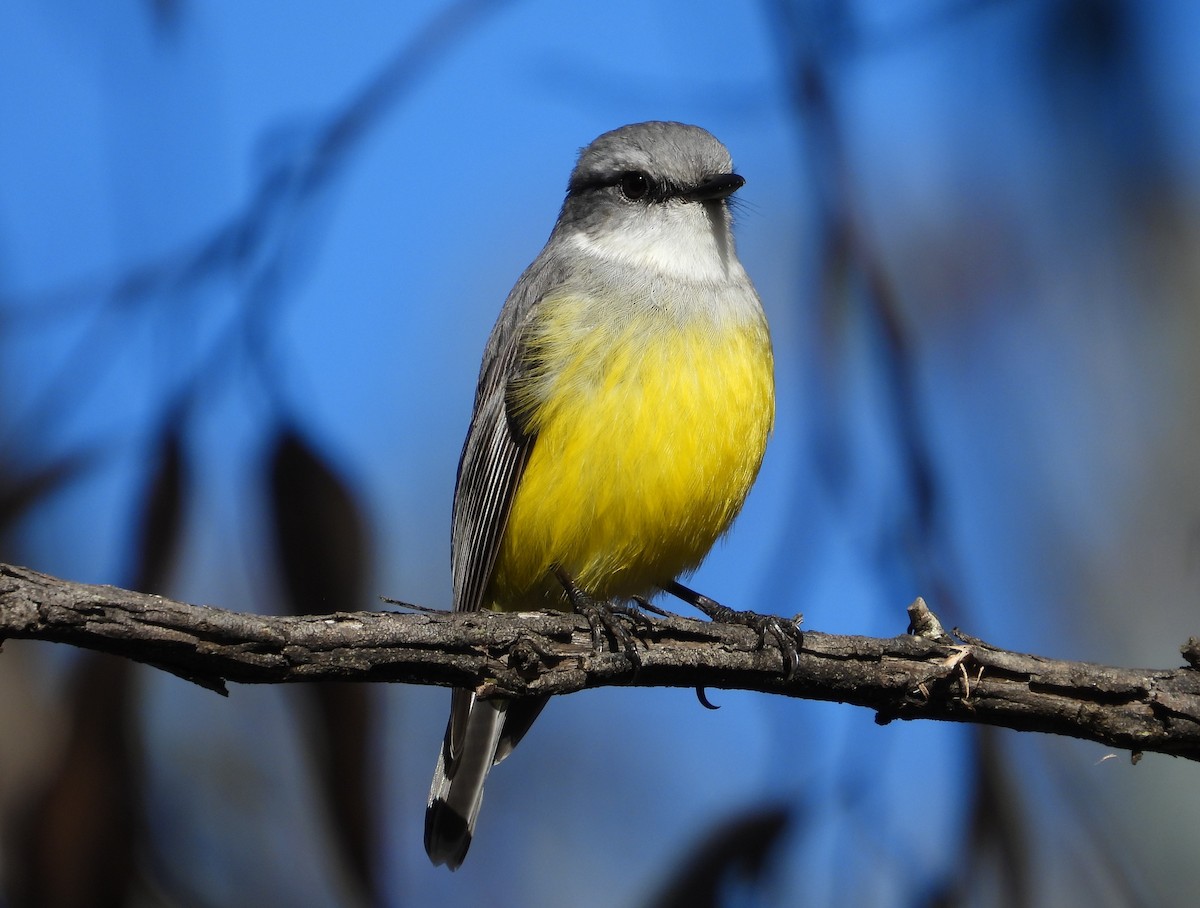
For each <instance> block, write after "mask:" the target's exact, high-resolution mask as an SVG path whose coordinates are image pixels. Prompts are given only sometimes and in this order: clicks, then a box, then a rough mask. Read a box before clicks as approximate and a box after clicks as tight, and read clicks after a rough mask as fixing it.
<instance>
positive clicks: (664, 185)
mask: <svg viewBox="0 0 1200 908" xmlns="http://www.w3.org/2000/svg"><path fill="white" fill-rule="evenodd" d="M744 182H745V181H744V180H743V179H742V178H741V177H740V176H738V175H737V174H735V173H734V172H733V162H732V160H731V159H730V157H729V151H728V150H727V149H726V148H725V146H724V145H722V144H721V143H720V142H719V141H717V139H716V138H714V137H713V135H712V134H711V133H709V132H708V131H707V130H704V129H701V128H700V127H698V126H688V125H686V124H683V123H667V122H649V123H634V124H631V125H629V126H622V127H621V128H619V129H614V130H613V131H612V132H606V133H605V134H604V135H602V136H600V137H599V138H598V139H596V140H595V141H594V142H592V144H590V145H588V146H587V148H585V149H583V151H582V152H581V153H580V155H579V162H578V163H577V164H576V165H575V170H574V172H573V173H572V174H571V182H570V184H569V185H568V187H567V199H566V201H565V202H564V203H563V208H562V212H561V214H560V215H559V220H558V224H557V226H556V227H555V234H556V236H557V237H558V238H559V239H564V238H566V237H572V236H573V237H574V238H576V239H577V240H579V239H583V240H584V241H587V242H589V248H593V249H596V250H597V252H598V254H601V255H606V256H608V257H614V258H621V259H624V260H627V261H631V262H632V263H633V264H635V265H651V266H658V267H663V268H666V269H667V270H672V271H675V270H678V271H680V272H690V273H695V272H696V269H697V266H703V265H704V264H706V263H705V262H704V261H698V259H709V258H711V259H712V264H713V265H714V266H715V265H717V264H720V265H721V267H722V268H724V267H727V260H728V259H731V258H732V256H733V242H732V236H731V234H730V217H729V208H728V199H729V196H730V195H732V194H733V193H734V192H735V191H736V190H737V189H739V188H740V187H741V186H742V184H743V183H744ZM592 243H594V244H597V245H594V246H593V245H591V244H592ZM699 247H706V248H711V252H706V251H704V249H702V248H699ZM676 264H677V265H678V268H676V267H675V265H676ZM700 270H707V269H706V268H703V267H701V268H700Z"/></svg>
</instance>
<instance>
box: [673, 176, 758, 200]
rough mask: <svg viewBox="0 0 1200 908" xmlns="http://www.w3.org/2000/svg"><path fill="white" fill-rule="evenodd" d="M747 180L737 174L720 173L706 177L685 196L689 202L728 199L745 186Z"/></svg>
mask: <svg viewBox="0 0 1200 908" xmlns="http://www.w3.org/2000/svg"><path fill="white" fill-rule="evenodd" d="M745 182H746V181H745V179H744V178H742V177H739V176H738V175H737V174H736V173H718V174H714V175H713V176H711V177H705V178H704V179H703V180H701V181H700V182H699V183H698V184H696V186H695V187H694V188H693V189H690V190H688V191H687V192H685V193H684V194H683V197H684V198H685V199H687V200H688V201H689V202H714V201H716V200H717V199H727V198H729V197H730V196H731V195H733V194H734V193H735V192H737V191H738V190H739V189H741V188H742V186H743V185H744V184H745Z"/></svg>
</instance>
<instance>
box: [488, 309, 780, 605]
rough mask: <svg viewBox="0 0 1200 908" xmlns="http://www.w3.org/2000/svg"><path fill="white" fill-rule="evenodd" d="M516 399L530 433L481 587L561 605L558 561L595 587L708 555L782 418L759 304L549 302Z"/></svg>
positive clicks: (647, 578)
mask: <svg viewBox="0 0 1200 908" xmlns="http://www.w3.org/2000/svg"><path fill="white" fill-rule="evenodd" d="M527 350H528V355H529V357H530V358H531V360H532V362H533V363H534V364H535V365H534V368H533V369H532V370H531V371H530V373H529V374H528V375H527V377H525V378H524V379H522V381H521V382H520V383H519V384H517V385H515V386H514V387H513V388H512V391H511V400H512V402H513V404H514V405H515V407H516V410H517V412H518V413H519V414H520V415H521V416H522V418H523V419H525V420H527V422H528V425H529V426H530V427H531V429H532V430H533V431H536V433H537V440H536V442H535V443H534V447H533V453H532V455H531V457H530V460H529V463H528V464H527V466H526V469H525V472H524V474H523V476H522V478H521V480H520V484H519V486H518V489H517V493H516V497H515V499H514V501H513V505H512V510H511V513H510V516H509V521H508V525H507V528H506V530H505V534H504V538H503V540H502V543H501V548H500V552H499V556H498V559H497V563H496V568H495V571H494V573H493V578H492V582H491V585H490V587H489V590H488V595H487V599H488V602H489V604H490V605H491V607H493V608H499V609H504V610H513V609H529V608H539V607H543V606H547V605H551V606H559V607H561V606H564V605H565V598H564V597H563V595H562V591H561V588H560V587H559V586H558V584H557V582H556V581H555V580H554V578H553V577H552V576H551V575H550V570H551V568H552V567H553V566H554V565H559V566H561V567H562V568H563V569H565V570H566V571H567V572H568V573H569V574H570V575H571V576H572V577H574V578H575V580H576V582H577V583H578V584H579V586H580V587H581V588H582V589H583V590H584V591H585V592H587V593H588V594H590V595H592V596H594V597H597V598H609V597H613V596H626V597H627V596H631V595H635V594H648V593H652V592H654V591H655V590H656V589H657V588H658V587H659V586H661V585H662V584H664V583H666V582H668V581H670V580H672V579H674V578H675V577H676V576H678V575H679V574H681V573H685V572H687V571H689V570H691V569H692V568H694V567H695V566H696V565H698V564H699V563H700V560H701V559H702V558H703V557H704V556H705V555H706V554H707V553H708V550H709V549H710V548H711V547H712V545H713V543H714V542H715V541H716V539H717V538H718V537H719V536H720V535H721V534H722V533H724V532H725V531H726V530H727V529H728V528H729V525H730V523H731V522H732V521H733V518H734V517H735V516H736V515H737V512H738V510H739V509H740V508H741V506H742V503H743V501H744V500H745V498H746V494H747V493H748V492H749V490H750V486H751V484H752V483H753V481H754V478H755V476H756V474H757V473H758V468H759V466H760V464H761V463H762V457H763V452H764V450H765V448H766V443H767V436H768V434H769V433H770V430H771V426H772V423H773V421H774V365H773V359H772V354H771V343H770V338H769V335H768V332H767V326H766V322H765V319H764V318H763V317H762V313H761V311H759V310H758V308H757V304H756V303H755V305H754V307H753V310H752V311H751V312H750V313H749V314H743V315H740V316H739V317H738V318H736V319H734V318H730V317H728V313H721V312H697V313H690V314H688V315H687V316H686V317H680V316H679V315H677V314H676V315H667V314H665V313H664V312H662V311H661V310H657V309H654V308H652V307H642V308H638V309H632V310H629V311H623V312H617V313H614V312H613V311H612V310H608V311H607V312H606V313H605V314H604V317H603V318H599V317H597V310H596V307H595V304H594V303H593V304H591V306H586V305H583V304H581V303H579V302H578V301H573V300H570V299H567V300H560V301H557V302H555V303H547V304H546V305H545V311H544V312H543V313H542V315H541V317H540V319H539V323H538V326H537V329H536V331H535V332H534V334H533V335H532V337H531V339H530V341H529V346H528V348H527Z"/></svg>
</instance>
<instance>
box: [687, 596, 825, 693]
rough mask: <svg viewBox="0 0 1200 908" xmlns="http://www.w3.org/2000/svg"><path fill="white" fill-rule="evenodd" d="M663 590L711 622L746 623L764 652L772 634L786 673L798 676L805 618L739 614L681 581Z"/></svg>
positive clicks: (751, 613)
mask: <svg viewBox="0 0 1200 908" xmlns="http://www.w3.org/2000/svg"><path fill="white" fill-rule="evenodd" d="M663 589H664V590H665V591H666V592H668V593H670V594H671V595H672V596H675V597H677V598H679V599H682V600H683V601H684V602H686V603H687V604H688V605H691V606H694V607H695V608H697V609H699V610H700V611H702V612H704V614H705V615H707V616H708V617H709V619H710V620H712V621H716V622H717V623H718V624H744V625H746V626H747V627H752V628H754V629H755V630H756V631H758V646H759V648H760V649H761V648H762V647H763V646H765V645H766V643H767V635H768V634H770V635H771V637H772V638H773V639H774V640H775V643H776V644H777V645H778V646H779V652H780V655H781V656H782V657H783V670H784V674H785V675H786V676H787V677H788V678H789V679H790V678H791V677H792V676H793V675H795V673H796V665H797V663H798V662H799V659H800V649H801V648H802V647H803V646H804V635H803V634H802V633H801V632H800V622H801V620H803V618H804V616H803V615H797V616H796V617H795V618H793V619H792V620H791V621H787V620H785V619H783V618H780V617H779V616H778V615H761V614H759V613H758V612H750V611H738V610H737V609H731V608H729V606H727V605H721V603H719V602H717V601H716V600H715V599H709V598H708V597H707V596H705V595H703V594H702V593H697V592H696V591H695V590H693V589H689V588H688V587H686V586H684V585H683V584H682V583H680V582H679V581H677V580H672V581H671V582H670V583H668V584H667V585H666V586H664V587H663Z"/></svg>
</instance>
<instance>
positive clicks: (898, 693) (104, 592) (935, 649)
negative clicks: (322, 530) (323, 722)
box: [0, 565, 1200, 760]
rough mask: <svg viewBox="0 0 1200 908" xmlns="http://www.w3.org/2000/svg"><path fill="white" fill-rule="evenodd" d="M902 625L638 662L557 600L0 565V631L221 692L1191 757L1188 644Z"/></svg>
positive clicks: (706, 635)
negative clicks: (645, 711)
mask: <svg viewBox="0 0 1200 908" xmlns="http://www.w3.org/2000/svg"><path fill="white" fill-rule="evenodd" d="M909 611H910V618H911V622H912V625H913V627H914V628H915V629H916V632H915V633H906V634H903V635H901V636H897V637H892V638H886V639H876V638H872V637H856V636H839V635H833V634H822V633H818V632H816V631H807V632H805V633H804V635H803V644H802V646H801V647H800V650H799V653H798V657H797V659H796V665H795V671H794V672H793V673H792V675H791V676H790V677H788V676H787V674H786V672H785V663H784V659H783V657H782V653H781V652H780V650H779V647H778V644H777V642H776V640H775V639H774V637H772V636H771V635H766V637H765V641H764V639H763V638H762V637H761V636H760V634H759V633H758V632H757V631H756V630H754V629H753V628H751V627H746V626H741V625H735V624H715V623H712V622H708V621H698V620H692V619H689V618H682V617H678V616H670V617H665V618H655V619H653V620H649V619H648V620H647V621H646V622H645V624H644V625H642V624H641V623H640V622H639V627H638V628H637V629H636V636H637V638H638V640H639V644H640V645H639V646H638V648H637V656H638V658H637V659H636V662H637V664H636V665H635V664H634V663H635V660H634V659H631V658H630V656H629V655H628V654H627V653H626V652H624V651H620V652H604V651H599V650H597V649H596V647H595V646H594V645H593V642H592V636H591V630H590V628H589V626H588V623H587V621H586V620H585V619H584V618H582V617H580V616H576V615H570V614H558V613H545V612H537V613H520V614H493V613H472V614H453V613H449V612H436V611H429V610H418V611H413V612H354V613H335V614H331V615H320V616H300V617H291V616H269V615H254V614H245V613H241V612H233V611H228V610H225V609H219V608H211V607H208V606H197V605H188V604H185V603H182V602H175V601H173V600H170V599H165V598H163V597H160V596H151V595H146V594H143V593H136V592H132V591H129V590H122V589H117V588H115V587H110V586H93V585H89V584H81V583H73V582H70V581H65V580H60V579H57V578H54V577H50V576H48V575H46V574H41V573H38V572H36V571H32V570H29V569H26V568H21V567H14V566H10V565H0V640H2V639H4V638H9V639H35V640H46V641H52V642H57V643H67V644H70V645H73V646H80V647H86V648H88V649H93V650H99V651H101V652H107V653H113V654H115V655H118V656H124V657H127V658H129V659H134V660H136V661H138V662H144V663H146V664H148V665H152V666H155V667H157V668H160V669H163V670H164V671H168V672H171V673H173V674H175V675H178V676H179V677H181V678H185V679H187V680H188V681H192V682H194V683H196V684H199V685H202V686H203V687H206V688H209V689H211V690H215V691H217V692H219V693H222V694H225V693H227V692H228V691H227V688H226V682H229V681H233V682H237V683H240V684H276V683H282V682H295V681H317V680H324V681H328V680H340V681H391V682H403V683H407V684H436V685H443V686H461V687H471V688H475V689H476V690H478V691H479V692H480V693H481V694H483V695H485V696H486V695H503V696H522V695H526V694H568V693H573V692H575V691H579V690H584V689H585V688H591V687H602V686H606V685H626V686H636V687H694V688H725V689H738V690H749V691H759V692H762V693H765V694H781V695H784V696H789V697H798V698H803V699H813V700H832V701H837V702H841V703H849V704H854V705H856V706H864V707H867V708H869V709H872V710H874V711H875V713H876V719H877V721H879V722H880V723H885V722H889V721H891V720H894V719H941V720H946V721H953V722H976V723H981V724H987V725H994V726H999V727H1003V728H1011V729H1015V730H1018V731H1040V732H1048V733H1051V734H1060V735H1069V736H1071V737H1075V738H1082V739H1086V740H1090V741H1095V742H1098V743H1100V744H1103V745H1106V746H1109V747H1115V748H1122V749H1126V750H1130V751H1132V752H1134V754H1135V755H1137V754H1140V753H1141V752H1143V751H1154V752H1159V753H1165V754H1173V755H1176V756H1181V757H1187V758H1188V759H1192V760H1197V759H1200V670H1198V669H1197V668H1196V667H1194V666H1196V665H1198V664H1200V646H1198V645H1197V644H1196V641H1194V640H1192V641H1189V642H1188V644H1186V645H1185V646H1184V647H1183V648H1182V649H1183V653H1184V657H1185V659H1187V660H1188V662H1189V663H1191V664H1190V665H1189V666H1186V667H1182V668H1171V669H1125V668H1115V667H1111V666H1104V665H1094V664H1091V663H1086V662H1069V661H1061V660H1055V659H1047V658H1043V657H1041V656H1034V655H1029V654H1025V653H1016V652H1009V651H1007V650H1002V649H998V648H996V647H993V646H990V645H988V644H985V643H983V642H982V641H979V640H975V639H973V638H969V637H962V636H960V637H959V638H958V639H957V640H955V639H952V638H950V637H949V636H948V635H946V634H945V633H944V632H943V631H942V630H941V627H940V625H938V623H937V620H936V618H935V617H934V616H933V615H932V613H930V612H929V611H928V610H927V609H926V608H925V605H924V603H923V602H922V601H921V600H917V602H915V603H914V604H913V606H911V607H910V610H909Z"/></svg>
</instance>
